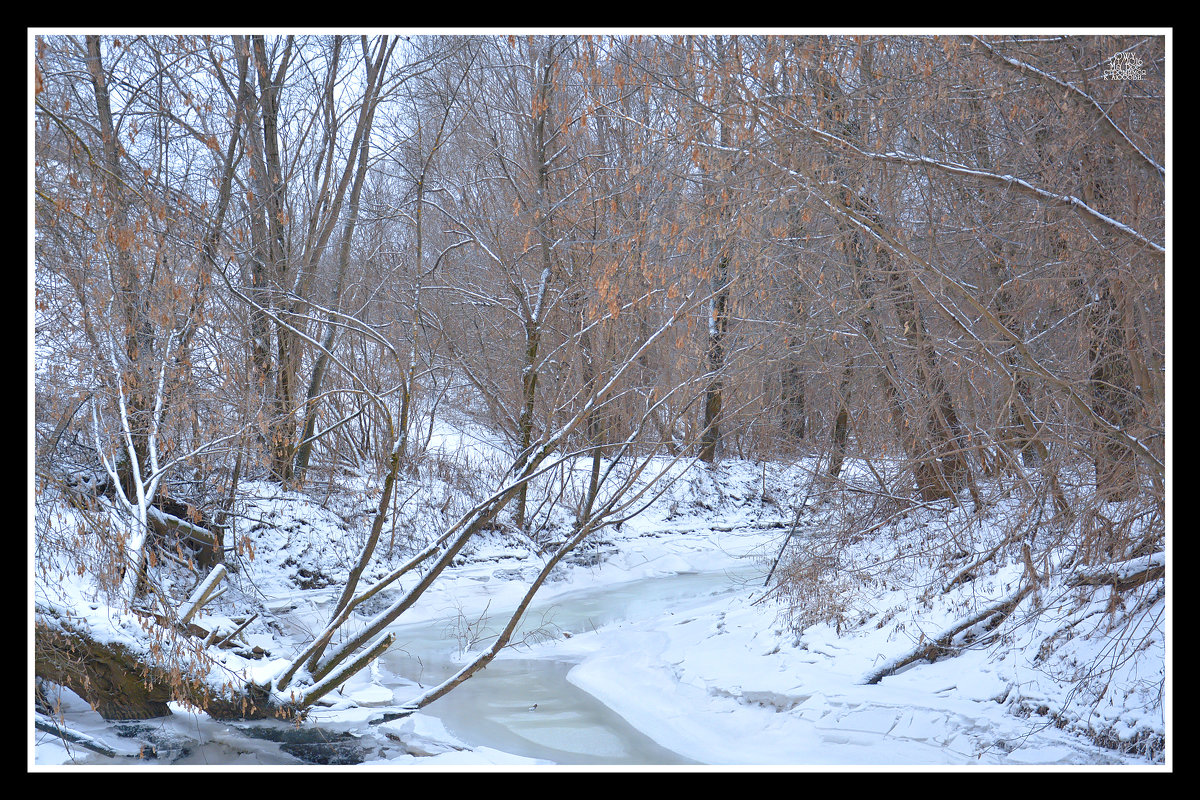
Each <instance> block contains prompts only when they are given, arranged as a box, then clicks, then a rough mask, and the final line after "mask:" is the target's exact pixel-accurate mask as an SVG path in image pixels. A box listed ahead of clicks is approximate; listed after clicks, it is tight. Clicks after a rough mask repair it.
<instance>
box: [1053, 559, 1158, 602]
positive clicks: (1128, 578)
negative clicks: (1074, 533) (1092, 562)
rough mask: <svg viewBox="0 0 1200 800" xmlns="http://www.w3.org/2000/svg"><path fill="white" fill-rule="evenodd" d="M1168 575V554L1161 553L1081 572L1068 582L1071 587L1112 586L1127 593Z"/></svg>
mask: <svg viewBox="0 0 1200 800" xmlns="http://www.w3.org/2000/svg"><path fill="white" fill-rule="evenodd" d="M1166 574H1167V554H1166V553H1165V552H1162V551H1159V552H1157V553H1151V554H1150V555H1148V556H1145V557H1142V558H1134V559H1130V560H1129V561H1122V562H1120V563H1117V564H1111V565H1108V566H1106V567H1104V568H1103V569H1097V570H1079V571H1077V572H1076V573H1075V574H1073V575H1072V576H1071V577H1070V579H1069V580H1068V581H1067V584H1068V585H1070V586H1111V587H1113V589H1114V590H1116V591H1118V592H1125V591H1128V590H1130V589H1133V588H1134V587H1137V586H1141V585H1142V584H1143V583H1146V582H1148V581H1153V580H1158V579H1159V578H1161V577H1163V576H1165V575H1166Z"/></svg>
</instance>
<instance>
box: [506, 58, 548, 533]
mask: <svg viewBox="0 0 1200 800" xmlns="http://www.w3.org/2000/svg"><path fill="white" fill-rule="evenodd" d="M552 56H553V54H552V53H551V52H550V51H549V50H547V52H546V53H545V61H544V63H543V64H542V72H541V80H540V81H539V82H538V84H537V87H536V89H535V91H536V100H535V103H534V113H533V157H534V163H535V165H536V171H537V205H536V207H535V208H534V228H535V232H536V234H537V238H538V251H539V253H540V254H541V260H542V274H541V278H540V279H539V280H538V290H537V298H536V300H535V301H534V304H533V310H532V314H531V315H530V317H529V318H528V319H526V320H525V361H524V364H523V365H522V368H521V415H520V418H519V419H518V421H517V462H516V465H517V467H518V468H520V467H523V466H524V465H525V464H526V463H527V461H528V459H529V456H530V451H531V449H532V447H533V432H534V422H533V415H534V407H535V404H536V402H537V386H538V369H539V364H538V358H539V351H540V349H541V340H542V325H543V323H544V322H545V318H546V313H547V311H548V309H547V307H546V297H547V294H548V292H549V290H550V281H551V279H552V278H553V277H554V259H555V256H554V253H553V250H552V248H553V245H554V240H553V236H552V234H551V230H552V226H553V220H552V218H551V211H550V196H549V195H550V182H549V173H550V163H549V159H550V157H549V152H548V148H547V138H548V132H549V129H550V125H549V124H548V123H549V116H550V100H551V91H552V90H553V88H554V59H553V57H552ZM528 492H529V487H528V485H527V484H524V483H522V484H521V486H520V489H519V491H518V494H517V508H516V512H515V513H514V521H515V522H516V524H517V527H522V528H523V527H524V526H525V521H526V520H525V514H526V501H527V497H528Z"/></svg>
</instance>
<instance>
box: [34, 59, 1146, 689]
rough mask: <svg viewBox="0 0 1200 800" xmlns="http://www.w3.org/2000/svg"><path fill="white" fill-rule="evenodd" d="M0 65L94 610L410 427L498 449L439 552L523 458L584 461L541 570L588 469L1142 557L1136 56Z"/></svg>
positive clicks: (499, 504)
mask: <svg viewBox="0 0 1200 800" xmlns="http://www.w3.org/2000/svg"><path fill="white" fill-rule="evenodd" d="M1117 56H1120V57H1121V58H1123V59H1124V61H1123V62H1122V63H1123V64H1126V65H1128V64H1129V63H1133V62H1132V61H1131V59H1135V60H1136V63H1137V65H1139V67H1140V69H1141V73H1140V74H1139V75H1135V76H1133V77H1132V78H1131V77H1130V76H1129V75H1125V76H1123V79H1114V75H1113V73H1112V72H1111V70H1110V71H1109V72H1108V73H1106V69H1107V68H1108V67H1110V66H1111V63H1112V62H1111V59H1113V58H1114V57H1117ZM33 57H34V69H35V82H36V94H35V114H34V128H35V130H34V134H35V136H34V145H35V157H36V160H35V165H34V183H35V186H34V190H35V197H34V211H35V226H36V227H35V232H34V233H35V236H34V243H35V253H34V256H35V273H34V276H35V282H36V304H37V307H36V331H35V346H36V353H37V359H38V365H37V383H36V387H35V388H36V392H35V394H36V404H37V405H36V414H37V418H36V422H37V434H38V464H37V466H38V469H39V480H40V485H41V486H42V488H46V487H47V486H51V485H52V483H53V482H54V481H56V480H60V479H61V478H62V476H63V475H65V474H67V473H68V472H69V471H70V470H69V469H68V466H69V465H70V464H71V463H74V464H77V465H81V466H90V467H94V468H101V469H102V470H103V471H105V472H107V473H108V475H109V493H110V496H111V497H112V499H113V502H114V503H116V504H117V505H118V506H119V507H120V508H122V509H124V511H125V514H126V518H127V519H128V520H129V522H128V526H127V530H125V531H119V532H116V533H115V534H114V537H115V538H113V539H112V541H114V542H116V544H114V545H113V549H112V551H111V554H112V555H113V557H115V558H118V559H125V560H126V561H127V562H128V564H127V565H124V566H123V564H124V563H125V562H121V563H119V564H118V565H117V566H116V567H111V566H110V567H109V568H108V570H109V572H108V573H105V574H106V575H107V578H106V580H110V582H111V583H112V586H113V588H114V590H116V589H117V588H118V587H119V586H123V587H124V596H125V597H127V598H134V597H138V596H140V595H141V594H142V593H143V590H144V585H143V584H140V583H139V582H138V581H137V576H139V575H142V574H144V572H145V570H146V565H145V558H146V557H145V553H144V549H145V548H144V547H143V544H144V537H145V532H146V530H147V529H148V524H149V522H148V520H149V518H150V517H152V516H154V514H155V511H153V509H154V508H156V507H157V508H158V509H159V510H160V511H162V510H164V509H165V503H166V499H167V497H168V496H173V497H181V498H185V499H186V500H187V502H188V503H190V504H191V506H192V507H193V508H194V509H203V510H204V512H205V513H206V514H207V515H208V516H206V517H205V524H209V523H211V526H212V527H215V528H219V527H220V520H221V512H222V510H227V509H228V508H229V505H230V502H231V498H232V497H233V496H234V494H235V492H236V490H237V484H238V482H239V480H244V479H246V478H247V477H253V478H264V479H267V480H272V481H276V482H279V483H281V484H283V485H286V486H288V487H291V488H303V486H304V485H305V483H306V482H309V481H311V480H313V476H314V475H319V474H328V472H329V471H331V470H336V469H338V468H340V467H342V466H347V465H349V466H370V467H372V468H378V469H383V470H384V471H387V472H389V474H390V475H392V476H393V477H394V476H395V475H396V474H397V472H396V471H397V469H399V468H401V467H402V466H403V465H404V464H408V465H409V466H410V467H411V466H412V465H413V464H415V463H416V462H417V460H419V458H420V457H421V452H422V449H423V442H424V438H423V436H422V431H425V430H427V429H428V424H429V420H430V418H431V415H433V414H435V413H437V409H438V408H439V403H453V404H454V405H455V406H456V407H457V408H459V409H462V410H465V411H469V412H470V413H473V414H476V415H477V416H478V417H479V418H480V419H481V420H482V421H484V422H485V424H486V425H487V426H489V427H491V428H493V429H495V430H498V431H501V432H503V434H504V435H505V436H507V438H508V441H509V442H510V445H511V452H512V459H513V460H512V468H511V471H510V473H511V475H512V476H513V477H515V478H517V480H516V482H515V483H513V484H511V485H507V486H506V487H503V488H502V489H500V490H498V491H497V494H496V495H495V498H494V499H495V502H492V503H491V504H490V505H489V504H487V503H485V504H483V505H482V506H480V507H479V508H478V509H477V512H476V516H475V517H473V518H471V519H469V520H466V521H464V523H463V525H464V528H463V529H464V530H475V529H477V528H478V526H481V525H484V524H486V523H487V522H488V521H489V520H491V519H492V518H493V517H495V516H496V515H497V514H498V513H500V511H501V509H508V510H509V511H510V512H511V513H512V519H513V523H514V525H515V526H516V527H517V528H522V529H526V530H532V529H535V528H536V527H537V520H536V516H537V514H538V513H539V511H538V510H539V509H544V508H545V506H544V505H539V504H538V503H535V502H534V501H533V498H531V497H530V496H529V493H530V492H532V491H533V488H532V486H533V484H531V483H527V482H525V481H522V480H520V476H530V475H532V474H533V472H534V471H535V470H536V469H537V468H538V466H539V465H540V464H542V463H543V462H544V461H545V460H546V459H547V458H550V457H551V456H552V454H553V455H554V456H555V457H557V456H558V455H563V454H568V453H571V454H575V455H576V456H586V457H587V458H590V459H592V462H591V464H592V469H591V482H590V485H589V487H588V489H587V491H586V496H585V497H583V498H582V499H581V502H580V503H579V504H578V509H577V510H578V516H579V520H580V523H579V527H580V529H584V528H586V527H587V524H588V522H589V520H591V519H592V518H593V517H594V516H596V515H597V514H599V516H600V517H601V518H602V517H603V514H604V513H605V512H604V509H603V508H600V506H601V505H602V502H601V501H602V498H605V497H609V498H611V496H612V495H611V494H606V493H605V490H604V488H603V479H604V478H603V476H604V475H605V474H607V473H604V472H603V470H602V467H603V465H604V464H605V463H608V461H607V459H611V458H614V457H621V458H630V457H632V456H633V455H634V454H636V455H637V456H647V455H653V454H672V455H679V456H684V457H697V458H699V459H701V460H703V461H708V462H712V461H716V460H718V459H720V458H722V457H725V456H729V455H737V456H753V457H759V458H792V457H795V456H797V455H798V454H809V455H812V454H823V455H825V456H826V460H825V461H824V462H823V464H824V466H823V471H824V472H825V474H826V475H827V476H828V477H829V479H831V480H836V478H837V477H838V475H839V473H840V470H841V467H842V464H843V460H844V459H845V458H847V457H848V456H849V455H851V454H855V455H859V456H863V457H867V458H870V459H886V460H887V462H888V463H889V464H892V465H894V466H895V469H894V470H891V471H888V472H886V475H887V476H888V477H886V478H885V480H886V481H890V483H889V485H887V486H885V487H883V489H884V490H885V491H887V492H888V493H890V494H893V495H895V496H913V497H916V498H919V499H921V500H923V501H937V500H944V501H948V502H951V503H962V504H971V505H973V506H975V507H981V506H985V505H986V504H987V502H988V497H987V496H986V492H985V491H983V490H981V488H980V486H981V484H982V483H983V478H984V477H986V478H988V481H989V485H994V484H995V483H996V482H995V481H994V480H993V479H999V484H998V485H1000V486H1002V487H1003V486H1005V485H1006V484H1007V486H1008V487H1010V488H1013V487H1015V490H1016V491H1020V492H1025V493H1027V494H1028V497H1029V499H1030V502H1031V503H1032V502H1038V503H1041V502H1042V501H1043V500H1045V501H1046V502H1048V503H1050V504H1052V507H1053V509H1054V511H1055V513H1058V514H1060V515H1062V516H1063V518H1065V519H1069V520H1071V525H1069V526H1065V527H1064V530H1070V531H1071V532H1072V533H1071V535H1072V536H1075V537H1076V538H1077V540H1078V541H1077V543H1078V544H1079V545H1080V546H1081V547H1082V548H1083V549H1084V550H1086V551H1088V552H1089V553H1095V554H1100V553H1105V554H1108V555H1109V556H1110V557H1114V558H1115V557H1117V556H1118V555H1120V554H1124V553H1127V552H1129V550H1130V548H1141V550H1142V551H1143V552H1149V551H1151V550H1154V549H1161V546H1162V537H1163V530H1164V526H1163V524H1162V522H1161V521H1162V518H1163V513H1164V502H1165V472H1164V470H1165V461H1166V427H1165V426H1166V402H1167V401H1166V395H1167V392H1166V372H1165V366H1166V363H1165V362H1166V352H1165V350H1166V348H1165V341H1166V322H1165V305H1166V291H1167V280H1166V277H1167V276H1166V269H1165V228H1166V224H1165V221H1166V208H1165V204H1166V193H1165V164H1164V152H1165V100H1166V98H1165V88H1164V70H1165V42H1164V39H1163V37H1156V36H1102V37H1101V36H1069V37H1062V36H1021V37H1011V36H995V37H973V36H860V37H826V36H805V37H769V36H720V35H714V36H699V37H696V36H688V37H589V36H535V37H526V36H520V37H417V38H412V39H402V40H397V39H395V38H392V37H387V36H378V37H348V36H296V37H293V36H279V37H263V36H167V35H162V36H159V35H151V36H142V35H135V36H129V37H125V36H121V37H113V36H104V37H94V36H85V37H76V36H46V37H40V38H38V39H37V40H36V46H35V52H34V54H33ZM447 398H449V399H447ZM391 485H392V484H391V482H390V480H389V483H388V484H387V486H388V489H387V491H391ZM510 501H511V505H510ZM387 505H388V497H387V495H386V494H385V497H384V498H383V500H382V502H381V504H380V509H381V510H380V515H381V517H380V518H381V519H382V514H383V512H384V511H385V510H386V508H387ZM608 508H609V510H610V511H611V508H612V506H611V505H610V506H609V507H608ZM197 513H199V512H197ZM1148 517H1149V518H1153V519H1157V520H1158V522H1157V524H1152V525H1149V526H1146V525H1144V524H1135V522H1136V521H1137V520H1142V521H1143V522H1144V520H1145V519H1146V518H1148ZM198 521H199V516H197V517H196V519H193V522H198ZM473 526H474V527H473ZM1147 531H1149V533H1148V534H1147ZM451 533H454V532H451ZM377 535H378V531H377V530H376V531H374V532H373V536H376V537H377ZM447 535H448V536H449V535H450V534H447ZM454 535H458V534H457V533H454ZM1147 537H1149V538H1147ZM373 541H374V539H372V542H373ZM443 541H457V540H456V539H454V538H453V537H452V536H451V538H450V539H443ZM45 546H49V544H48V543H47V544H46V545H45ZM372 546H373V545H372ZM451 549H453V548H451ZM368 550H369V548H368ZM455 552H456V551H455ZM369 557H370V552H369V551H368V552H367V553H366V556H365V558H369ZM435 574H436V573H435ZM353 594H354V586H353V585H351V586H349V587H347V592H346V594H345V596H344V598H343V601H344V603H343V605H342V606H339V610H341V609H342V608H343V607H344V604H345V603H349V602H350V598H351V597H352V596H353ZM363 644H367V643H366V642H365V641H364V643H363ZM322 650H323V646H317V647H316V648H315V650H314V652H312V653H310V654H308V658H309V661H308V666H309V668H310V669H312V670H313V671H314V672H315V673H319V672H320V668H321V665H322V664H323V663H325V662H322V661H321V655H322Z"/></svg>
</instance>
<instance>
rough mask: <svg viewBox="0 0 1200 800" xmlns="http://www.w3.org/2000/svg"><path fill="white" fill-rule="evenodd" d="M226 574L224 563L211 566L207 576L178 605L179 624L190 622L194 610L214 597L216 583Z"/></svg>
mask: <svg viewBox="0 0 1200 800" xmlns="http://www.w3.org/2000/svg"><path fill="white" fill-rule="evenodd" d="M226 574H227V573H226V570H225V565H224V564H217V566H215V567H213V571H212V572H210V573H208V577H207V578H205V579H204V580H203V581H201V582H200V585H199V586H197V587H196V589H195V591H193V592H192V596H191V597H189V598H188V601H187V602H186V603H184V604H183V606H181V607H180V609H179V622H180V623H181V624H184V625H186V624H187V623H188V622H190V621H191V619H192V617H194V616H196V612H198V611H199V610H200V609H201V608H203V607H204V604H205V603H207V602H208V601H209V600H212V599H214V597H215V595H214V594H213V592H215V591H216V588H217V584H218V583H220V582H221V580H222V579H223V578H224V577H225V575H226Z"/></svg>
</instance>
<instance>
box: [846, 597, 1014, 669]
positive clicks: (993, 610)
mask: <svg viewBox="0 0 1200 800" xmlns="http://www.w3.org/2000/svg"><path fill="white" fill-rule="evenodd" d="M1033 588H1034V584H1033V583H1027V584H1025V586H1023V587H1022V588H1020V589H1018V590H1017V591H1016V592H1014V593H1013V594H1010V595H1009V596H1008V597H1006V598H1004V599H1003V600H1000V601H999V602H997V603H994V604H992V605H990V606H988V607H987V608H984V609H982V610H980V611H976V612H975V613H974V614H971V615H970V616H967V617H964V618H963V619H960V620H958V621H957V622H955V623H954V624H953V625H951V626H950V627H949V628H947V629H946V630H944V631H942V632H941V633H940V634H938V635H937V636H936V637H934V638H933V639H925V638H922V640H921V643H920V644H919V645H917V647H916V648H914V649H913V650H910V651H909V652H907V653H904V654H903V655H899V656H896V657H895V658H890V659H888V660H887V661H885V662H883V664H882V665H881V666H879V667H877V668H876V669H874V670H873V671H871V672H869V673H868V674H867V675H866V676H864V677H863V680H862V682H863V683H864V684H867V685H871V684H876V683H879V682H880V681H881V680H883V679H884V678H886V677H888V676H889V675H894V674H896V673H897V672H899V671H900V670H901V669H903V668H904V667H906V666H908V665H909V664H912V663H913V662H915V661H928V662H930V663H932V662H934V661H937V660H938V659H939V658H941V657H943V656H947V655H957V654H958V653H959V651H960V650H962V649H963V648H964V647H966V646H967V645H969V644H970V643H971V642H973V641H975V640H977V639H978V638H979V637H980V636H982V635H983V634H985V633H987V632H988V631H991V630H992V629H994V628H995V627H996V626H997V625H999V624H1000V623H1001V622H1003V621H1004V619H1005V618H1006V617H1008V615H1009V614H1011V613H1012V612H1013V611H1014V610H1015V609H1016V607H1017V606H1018V605H1020V604H1021V601H1022V600H1024V599H1025V598H1026V597H1027V596H1028V595H1029V593H1030V592H1032V591H1033Z"/></svg>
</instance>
